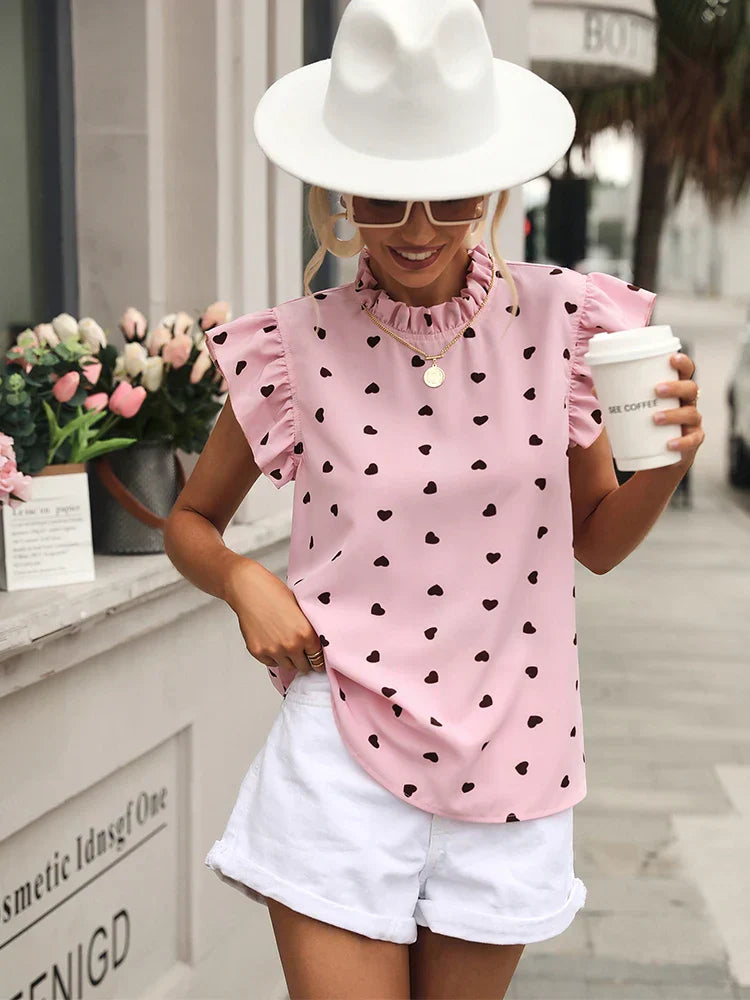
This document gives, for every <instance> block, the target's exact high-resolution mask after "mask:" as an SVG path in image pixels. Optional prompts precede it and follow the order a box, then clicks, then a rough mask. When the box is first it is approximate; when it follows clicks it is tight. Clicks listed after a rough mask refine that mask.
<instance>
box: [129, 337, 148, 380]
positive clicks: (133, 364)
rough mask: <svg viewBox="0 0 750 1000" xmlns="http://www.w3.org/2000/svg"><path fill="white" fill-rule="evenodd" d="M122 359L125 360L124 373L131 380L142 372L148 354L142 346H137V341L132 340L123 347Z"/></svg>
mask: <svg viewBox="0 0 750 1000" xmlns="http://www.w3.org/2000/svg"><path fill="white" fill-rule="evenodd" d="M123 357H124V359H125V371H126V372H127V373H128V375H130V377H131V378H132V377H133V376H134V375H140V373H141V372H142V371H143V368H144V365H145V364H146V358H147V357H148V354H147V353H146V348H145V347H144V346H143V344H139V343H138V341H135V340H134V341H131V342H130V343H129V344H126V345H125V350H124V351H123Z"/></svg>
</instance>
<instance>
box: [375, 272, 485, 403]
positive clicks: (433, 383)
mask: <svg viewBox="0 0 750 1000" xmlns="http://www.w3.org/2000/svg"><path fill="white" fill-rule="evenodd" d="M488 256H489V258H490V263H491V265H492V272H491V277H490V286H489V288H488V289H487V294H486V295H485V297H484V301H483V302H482V304H481V306H480V307H479V308H478V309H477V311H476V312H475V313H474V315H473V316H472V317H471V319H470V320H469V322H468V323H467V324H466V326H464V327H462V328H461V329H460V330H459V331H458V333H457V334H456V336H455V337H454V338H453V340H452V341H451V342H450V343H449V344H448V345H447V346H446V347H444V348H443V350H442V351H441V352H440V353H439V354H426V353H425V352H424V351H423V350H422V349H421V348H420V347H416V346H415V345H414V344H410V343H409V342H408V341H407V340H404V339H403V338H402V337H399V335H398V334H397V333H394V332H393V330H389V329H388V327H387V326H384V324H383V323H381V322H380V320H379V319H376V317H375V316H373V314H372V313H371V312H370V310H369V309H368V308H367V306H366V305H364V303H363V304H362V308H363V309H364V311H365V312H366V313H367V315H368V316H369V317H370V319H371V320H372V321H373V323H375V324H376V326H379V327H380V329H381V330H384V331H385V332H386V333H389V334H390V335H391V336H392V337H394V338H395V339H396V340H398V341H399V342H400V343H402V344H403V345H404V346H405V347H410V348H411V349H412V351H416V352H417V354H421V355H422V357H423V358H424V359H425V360H426V361H431V362H432V364H431V365H430V367H429V368H428V369H427V371H426V372H425V373H424V376H423V378H424V381H425V385H429V386H430V387H431V388H433V389H436V388H437V387H438V386H439V385H442V384H443V382H445V371H444V370H443V369H442V368H441V367H440V365H438V364H437V359H438V358H442V357H443V355H444V354H447V353H448V351H449V350H450V349H451V347H453V345H454V344H455V343H456V341H458V340H460V339H461V337H462V336H463V335H464V331H465V330H468V328H469V327H470V326H471V324H472V323H473V322H474V321H475V320H476V318H477V316H478V315H479V314H480V312H481V311H482V309H484V303H485V302H486V301H487V299H488V298H489V297H490V291H491V289H492V286H493V284H494V282H495V261H494V259H493V257H492V254H488ZM425 309H429V306H425Z"/></svg>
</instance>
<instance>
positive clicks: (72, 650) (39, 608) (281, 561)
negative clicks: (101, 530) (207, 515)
mask: <svg viewBox="0 0 750 1000" xmlns="http://www.w3.org/2000/svg"><path fill="white" fill-rule="evenodd" d="M290 530H291V518H290V514H289V512H284V513H281V514H277V515H274V516H272V517H267V518H263V519H262V520H258V521H256V522H254V523H253V524H231V525H230V526H229V527H228V528H227V530H226V532H225V533H224V541H225V543H226V545H227V546H228V547H229V548H230V549H233V550H234V551H235V552H239V553H240V554H241V555H247V556H249V557H250V558H253V559H257V561H258V562H261V563H262V564H263V565H264V566H265V567H266V568H267V569H268V570H270V571H271V572H273V573H276V574H277V575H282V574H283V573H284V572H285V570H286V565H287V558H288V543H289V536H290ZM95 566H96V580H94V581H92V582H91V583H77V584H69V585H67V586H62V587H40V588H37V589H33V590H19V591H11V592H10V593H6V592H3V593H2V594H0V698H3V697H5V696H6V695H8V694H12V693H13V692H14V691H18V690H20V689H21V688H24V687H26V686H28V685H29V684H34V683H36V682H37V681H39V680H42V679H44V678H45V677H49V676H50V675H51V674H55V673H59V672H61V671H63V670H66V669H68V668H69V667H71V666H73V665H75V664H77V663H80V662H81V661H82V660H84V659H87V658H89V657H91V656H94V655H96V654H101V653H103V652H106V651H107V650H108V649H111V648H113V647H114V646H117V645H119V644H120V643H124V642H128V641H130V640H131V639H133V638H135V637H137V636H141V635H144V634H145V633H147V632H150V631H152V630H153V629H158V628H160V627H161V626H163V625H166V624H168V623H169V622H172V621H174V620H175V619H177V618H179V617H180V616H182V615H187V614H190V613H191V612H193V611H195V610H196V609H198V608H200V607H202V606H203V605H205V604H207V603H209V602H210V601H213V600H215V598H214V597H213V596H212V595H211V594H207V593H205V592H204V591H202V590H199V589H198V588H197V587H194V586H193V585H192V584H191V583H190V582H189V581H187V580H186V579H185V578H184V577H183V576H181V575H180V573H178V571H177V570H176V569H175V567H174V566H173V565H172V563H171V562H170V561H169V559H168V558H167V556H166V555H163V554H159V553H153V554H148V555H122V556H107V555H96V556H95ZM29 654H32V655H29Z"/></svg>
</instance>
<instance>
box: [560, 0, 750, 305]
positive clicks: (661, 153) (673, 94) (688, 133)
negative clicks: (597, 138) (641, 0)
mask: <svg viewBox="0 0 750 1000" xmlns="http://www.w3.org/2000/svg"><path fill="white" fill-rule="evenodd" d="M656 8H657V13H658V17H659V39H658V55H657V66H656V72H655V74H654V76H653V77H652V78H650V79H648V80H646V81H643V82H639V83H631V84H624V85H619V86H612V87H605V88H600V89H596V90H594V89H577V90H569V91H567V92H566V96H567V97H568V99H569V100H570V102H571V104H572V105H573V108H574V109H575V112H576V117H577V119H578V125H577V131H576V137H575V140H574V141H575V142H576V143H579V144H580V146H581V148H582V150H583V153H584V155H586V156H587V155H588V152H589V147H590V143H591V139H592V138H593V136H594V135H595V134H596V133H597V132H599V131H601V130H602V129H604V128H608V127H615V128H618V129H619V128H620V127H622V126H623V125H625V124H626V123H628V122H629V123H630V124H631V125H632V128H633V132H634V134H635V136H636V137H638V138H640V140H641V143H642V147H643V164H642V172H641V191H640V205H639V211H638V224H637V229H636V238H635V252H634V261H633V279H634V281H635V283H636V284H638V285H641V286H643V287H644V288H655V287H656V277H657V267H658V250H659V241H660V237H661V232H662V227H663V225H664V219H665V216H666V215H667V213H668V212H670V211H672V209H673V208H674V207H675V206H676V204H677V202H678V201H679V200H680V197H681V196H682V192H683V188H684V186H685V182H686V181H687V180H688V179H689V180H691V181H693V182H694V183H695V184H696V185H697V186H698V187H699V189H701V190H702V192H703V194H704V196H705V198H706V203H707V205H708V208H709V211H711V212H712V213H713V212H716V211H717V210H718V208H719V207H720V206H722V205H723V204H725V203H727V202H731V204H732V207H736V205H737V203H738V201H739V200H740V198H741V197H742V196H743V195H744V194H745V193H746V191H747V187H748V183H749V182H750V130H749V129H748V122H750V0H656Z"/></svg>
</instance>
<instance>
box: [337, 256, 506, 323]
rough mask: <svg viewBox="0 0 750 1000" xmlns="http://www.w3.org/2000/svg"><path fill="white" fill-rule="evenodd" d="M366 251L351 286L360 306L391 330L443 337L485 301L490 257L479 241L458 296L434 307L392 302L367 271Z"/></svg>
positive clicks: (477, 309) (470, 318)
mask: <svg viewBox="0 0 750 1000" xmlns="http://www.w3.org/2000/svg"><path fill="white" fill-rule="evenodd" d="M370 257H371V254H370V251H369V250H368V249H367V247H363V248H362V250H361V251H360V254H359V263H358V266H357V273H356V276H355V278H354V282H353V287H354V290H355V292H356V293H357V295H358V297H359V298H360V301H361V303H362V306H363V307H366V308H367V309H369V311H370V312H371V313H372V314H373V315H374V316H376V317H377V318H378V319H379V320H380V322H381V323H384V324H385V325H386V326H387V327H389V328H390V329H391V330H396V331H397V332H399V333H403V334H410V335H412V336H414V335H418V334H427V335H431V334H435V333H439V334H445V333H451V332H452V331H456V330H458V329H460V328H461V327H462V326H465V325H466V324H467V323H469V322H470V321H471V320H472V319H473V317H474V316H475V315H476V314H477V312H478V311H479V308H480V306H481V305H482V303H483V302H484V300H485V299H486V298H487V292H488V290H489V287H490V283H491V281H492V258H491V257H490V254H489V251H488V250H487V247H486V245H485V243H484V241H483V240H482V241H481V242H480V243H478V244H477V245H476V246H475V247H474V249H473V250H470V251H469V263H468V266H467V268H466V277H465V284H464V287H463V288H462V289H461V292H460V293H459V294H458V295H454V296H453V297H452V298H450V299H448V300H447V301H446V302H440V303H438V304H437V305H434V306H410V305H408V304H407V303H406V302H400V301H397V300H396V299H392V298H391V297H390V295H389V294H388V293H387V292H386V291H385V289H383V288H380V287H379V286H378V283H377V281H376V279H375V276H374V274H373V273H372V270H371V269H370V264H369V261H370Z"/></svg>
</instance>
